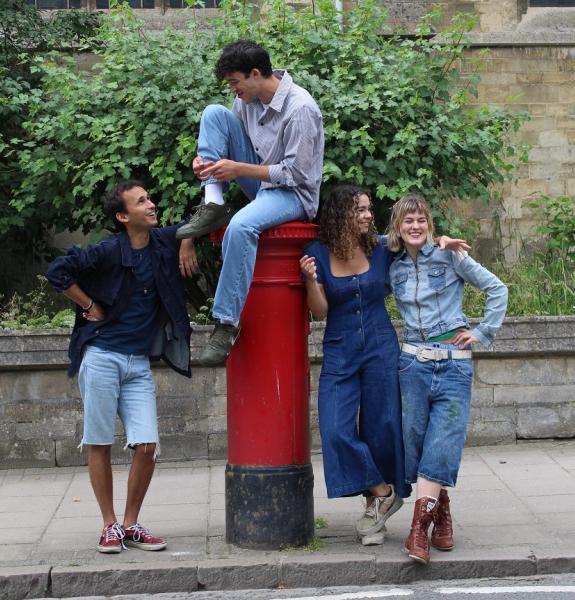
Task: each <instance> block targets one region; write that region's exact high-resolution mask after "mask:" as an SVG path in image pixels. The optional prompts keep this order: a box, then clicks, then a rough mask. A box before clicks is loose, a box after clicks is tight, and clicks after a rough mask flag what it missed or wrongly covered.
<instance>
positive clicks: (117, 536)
mask: <svg viewBox="0 0 575 600" xmlns="http://www.w3.org/2000/svg"><path fill="white" fill-rule="evenodd" d="M124 536H125V533H124V530H123V529H122V526H121V525H120V524H119V523H113V524H112V525H108V527H106V528H105V529H104V541H106V542H113V541H114V540H120V543H121V544H122V547H125V546H124V541H123V539H124Z"/></svg>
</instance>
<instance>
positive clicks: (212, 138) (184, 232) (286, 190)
mask: <svg viewBox="0 0 575 600" xmlns="http://www.w3.org/2000/svg"><path fill="white" fill-rule="evenodd" d="M215 72H216V76H217V78H218V79H219V80H220V81H222V80H223V81H227V83H228V85H229V88H230V90H231V91H232V92H234V93H235V95H236V99H235V101H234V104H233V106H232V110H231V111H230V110H228V109H227V108H225V107H223V106H220V105H210V106H208V107H207V108H206V109H205V110H204V112H203V114H202V119H201V121H200V133H199V139H198V156H196V158H195V159H194V161H193V170H194V173H195V174H196V175H197V176H198V177H199V178H200V179H201V180H202V187H203V191H204V200H203V202H202V204H201V205H200V206H199V208H198V211H197V212H196V214H195V216H194V217H192V219H191V220H190V222H189V224H188V225H184V226H183V227H182V228H180V229H179V230H178V233H177V236H178V237H179V238H188V237H194V238H195V237H200V236H203V235H206V234H208V233H210V232H211V231H215V230H217V229H219V228H220V227H222V226H224V225H226V224H227V223H229V224H228V227H227V229H226V233H225V235H224V239H223V244H222V252H223V265H222V270H221V274H220V279H219V282H218V286H217V289H216V294H215V298H214V307H213V315H214V318H215V319H216V320H217V323H216V326H215V328H214V332H213V334H212V336H211V337H210V340H209V342H208V344H207V346H206V348H205V349H204V351H203V352H202V354H201V356H200V362H201V363H202V364H204V365H209V366H214V365H220V364H224V363H225V361H226V359H227V357H228V355H229V353H230V351H231V348H232V345H233V343H234V342H235V340H236V338H237V336H238V335H239V331H240V314H241V312H242V309H243V307H244V304H245V301H246V298H247V295H248V291H249V288H250V284H251V281H252V277H253V271H254V265H255V260H256V252H257V246H258V240H259V236H260V234H261V232H262V231H263V230H265V229H269V228H270V227H274V226H276V225H280V224H281V223H286V222H287V221H294V220H304V219H305V220H307V219H313V218H314V216H315V214H316V212H317V208H318V204H319V188H320V183H321V176H322V168H323V146H324V136H323V122H322V115H321V112H320V110H319V108H318V106H317V104H316V103H315V101H314V99H313V98H312V97H311V96H310V94H309V93H308V92H307V91H306V90H305V89H303V88H302V87H300V86H298V85H296V84H295V83H294V82H293V80H292V78H291V76H290V75H289V73H288V72H287V71H273V70H272V66H271V62H270V57H269V55H268V53H267V51H266V50H265V49H264V48H262V47H261V46H259V45H258V44H256V43H254V42H252V41H245V40H240V41H237V42H234V43H231V44H228V45H227V46H226V47H225V48H224V50H223V52H222V54H221V56H220V58H219V60H218V61H217V63H216V68H215ZM232 180H236V181H237V183H238V184H239V186H240V188H241V189H242V191H243V192H244V194H245V195H246V196H247V197H248V198H249V199H250V203H249V204H248V205H247V206H245V207H244V208H242V209H241V210H239V211H238V212H237V213H236V214H235V215H233V216H232V212H231V209H230V207H229V205H227V204H226V203H225V201H224V192H225V191H226V189H227V186H228V182H229V181H232Z"/></svg>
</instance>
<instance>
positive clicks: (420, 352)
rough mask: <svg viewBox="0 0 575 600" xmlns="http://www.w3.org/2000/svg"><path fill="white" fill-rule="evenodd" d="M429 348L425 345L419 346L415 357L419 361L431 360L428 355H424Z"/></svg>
mask: <svg viewBox="0 0 575 600" xmlns="http://www.w3.org/2000/svg"><path fill="white" fill-rule="evenodd" d="M426 350H427V348H426V347H425V346H418V347H417V350H416V351H415V358H416V359H417V360H418V361H419V362H429V361H430V360H432V359H430V358H427V357H426V356H424V355H423V354H424V352H425V351H426Z"/></svg>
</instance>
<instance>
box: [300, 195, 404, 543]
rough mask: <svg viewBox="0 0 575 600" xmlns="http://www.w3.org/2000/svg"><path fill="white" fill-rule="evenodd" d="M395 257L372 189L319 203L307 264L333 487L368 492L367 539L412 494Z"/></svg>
mask: <svg viewBox="0 0 575 600" xmlns="http://www.w3.org/2000/svg"><path fill="white" fill-rule="evenodd" d="M392 260H393V255H392V254H391V252H390V251H389V250H388V248H387V245H386V243H385V240H384V239H383V238H382V237H380V236H377V235H376V233H375V230H374V226H373V217H372V214H371V203H370V199H369V196H368V195H367V193H366V192H364V191H363V190H361V189H360V188H357V187H355V186H340V187H338V188H336V189H335V190H334V191H333V193H332V194H331V196H330V197H329V198H328V199H327V200H326V201H325V202H324V204H323V206H322V215H321V221H320V233H319V241H316V242H313V243H312V244H310V245H309V246H307V248H306V255H305V256H304V257H303V258H302V259H301V269H302V272H303V274H304V275H305V276H306V288H307V296H308V305H309V308H310V310H311V312H312V314H313V315H314V317H316V318H319V319H323V318H325V317H326V316H327V325H326V330H325V335H324V340H323V354H324V359H323V366H322V371H321V375H320V380H319V425H320V433H321V438H322V448H323V460H324V474H325V481H326V486H327V493H328V497H329V498H336V497H341V496H353V495H359V494H364V495H365V496H366V497H367V501H366V504H367V507H366V511H365V514H364V515H363V516H362V517H361V518H360V519H359V520H358V521H357V523H356V530H357V533H358V535H359V536H360V537H361V538H362V542H363V543H364V544H367V543H378V542H377V536H378V532H381V531H382V530H383V529H384V524H385V521H386V520H387V518H389V516H391V515H392V514H393V513H394V512H396V511H397V510H398V509H399V508H401V506H402V504H403V500H402V497H407V496H409V494H410V493H411V486H410V485H409V484H406V483H405V473H404V455H403V442H402V434H401V403H400V396H399V381H398V376H397V361H398V355H399V345H398V341H397V336H396V333H395V330H394V328H393V326H392V324H391V321H390V319H389V315H388V314H387V310H386V308H385V304H384V297H385V295H386V294H387V293H388V292H389V287H388V283H387V282H388V268H389V265H390V264H391V261H392ZM379 535H380V536H381V534H379ZM374 538H375V539H374ZM381 541H382V536H381V538H380V541H379V543H381Z"/></svg>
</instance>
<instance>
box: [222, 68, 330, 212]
mask: <svg viewBox="0 0 575 600" xmlns="http://www.w3.org/2000/svg"><path fill="white" fill-rule="evenodd" d="M274 75H275V76H276V77H277V78H278V79H279V80H280V84H279V86H278V88H277V90H276V92H275V94H274V97H273V98H272V101H271V102H270V104H269V105H267V107H265V106H264V105H263V104H262V103H261V102H260V101H259V100H257V99H256V100H254V101H253V102H250V103H249V104H246V103H245V102H244V101H243V100H241V99H239V98H236V99H235V101H234V105H233V107H232V110H233V112H234V113H235V114H237V115H238V116H239V117H240V119H241V120H242V122H243V124H244V127H245V129H246V131H247V134H248V136H249V138H250V140H251V142H252V144H253V147H254V150H255V151H256V154H257V155H258V156H259V158H260V160H261V164H262V165H267V166H268V168H269V175H270V181H269V182H268V181H262V184H261V187H262V188H274V187H282V188H288V189H291V190H293V191H294V192H295V193H296V195H297V197H298V198H299V199H300V201H301V203H302V204H303V207H304V209H305V212H306V214H307V216H308V217H309V218H310V219H313V218H314V217H315V215H316V213H317V209H318V205H319V187H320V184H321V176H322V170H323V144H324V139H323V121H322V116H321V112H320V110H319V107H318V105H317V104H316V103H315V100H314V99H313V98H312V97H311V95H310V94H309V92H307V91H306V90H304V89H303V88H302V87H300V86H299V85H296V84H295V83H294V82H293V79H292V78H291V76H290V75H289V73H288V72H287V71H274Z"/></svg>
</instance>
